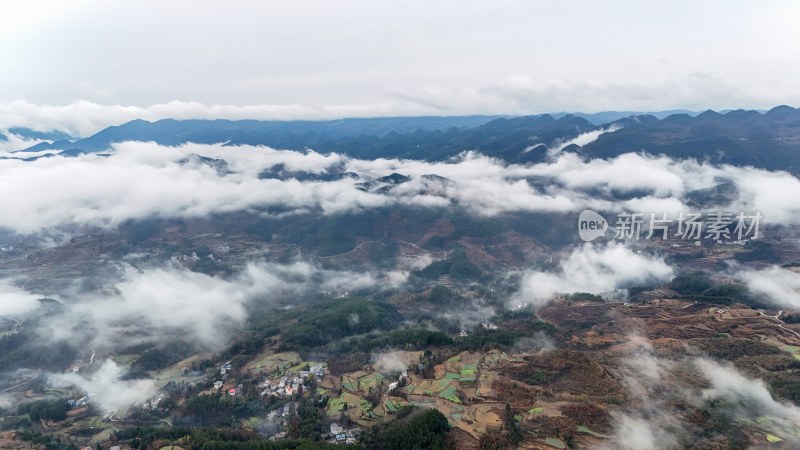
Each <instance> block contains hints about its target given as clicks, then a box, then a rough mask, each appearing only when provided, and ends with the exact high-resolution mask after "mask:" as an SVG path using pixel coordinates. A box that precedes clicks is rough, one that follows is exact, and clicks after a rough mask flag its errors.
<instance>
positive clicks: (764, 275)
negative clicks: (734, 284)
mask: <svg viewBox="0 0 800 450" xmlns="http://www.w3.org/2000/svg"><path fill="white" fill-rule="evenodd" d="M738 276H739V277H740V278H741V279H742V280H744V281H745V282H746V283H747V287H749V288H750V290H751V291H753V292H754V293H756V294H761V295H763V296H764V297H765V298H766V299H767V300H768V301H770V302H771V303H773V304H775V305H777V306H780V307H786V308H800V273H797V272H795V271H794V270H791V269H784V268H781V267H777V266H773V267H770V268H767V269H762V270H749V271H743V272H740V273H739V274H738Z"/></svg>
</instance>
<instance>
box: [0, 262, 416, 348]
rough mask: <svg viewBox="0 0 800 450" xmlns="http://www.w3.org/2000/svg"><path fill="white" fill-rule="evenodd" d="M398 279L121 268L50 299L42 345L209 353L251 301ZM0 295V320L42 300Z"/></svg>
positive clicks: (3, 289)
mask: <svg viewBox="0 0 800 450" xmlns="http://www.w3.org/2000/svg"><path fill="white" fill-rule="evenodd" d="M406 275H407V274H406ZM403 281H404V278H403V277H402V276H399V275H398V274H396V273H393V272H390V273H380V274H378V273H372V272H351V271H345V270H329V269H322V268H320V267H318V266H316V265H314V264H311V263H308V262H295V263H291V264H276V263H265V262H260V263H251V264H249V265H248V266H247V267H246V268H245V269H244V270H243V271H242V272H240V273H238V274H236V275H234V276H232V277H230V278H221V277H216V276H210V275H206V274H203V273H198V272H192V271H189V270H187V269H184V268H179V267H173V266H166V267H156V268H145V269H136V268H133V267H127V268H126V272H125V274H124V275H123V277H122V278H121V279H120V280H118V281H116V282H112V283H108V285H106V286H104V287H102V288H101V289H99V290H93V291H89V292H86V291H83V290H81V289H79V288H75V289H73V290H70V291H68V292H62V293H59V294H58V295H55V297H56V298H57V299H58V300H59V301H61V302H62V303H63V304H64V305H65V307H64V308H63V311H60V312H57V313H55V314H53V315H51V316H49V317H48V318H47V320H46V321H42V323H41V324H40V325H39V326H40V330H39V334H40V335H41V337H42V339H44V340H50V341H61V342H67V343H72V344H76V343H80V342H87V343H88V344H87V345H88V346H90V347H94V348H96V349H98V350H108V349H109V347H111V346H113V345H121V344H120V343H125V342H128V343H131V342H133V343H136V342H139V341H140V340H146V341H151V342H158V340H159V338H160V337H162V336H166V335H178V336H184V337H186V338H187V339H188V340H190V341H191V342H195V343H196V344H197V345H198V346H200V347H203V348H210V349H214V348H218V347H219V346H220V345H223V344H224V343H225V342H226V341H227V340H228V339H229V338H230V334H231V333H232V332H233V331H235V330H236V329H238V327H239V326H241V325H242V324H243V323H244V321H245V320H246V318H247V306H248V304H250V303H251V302H273V301H275V300H276V299H278V298H281V297H282V296H283V297H285V296H286V295H287V294H295V295H296V294H302V293H306V292H309V291H311V292H319V291H339V290H342V289H345V288H346V289H347V290H348V291H355V290H359V289H365V288H376V287H378V288H382V287H392V286H396V285H397V283H402V282H403ZM76 284H77V283H76ZM0 296H1V299H2V304H0V317H4V316H7V317H19V318H22V317H24V314H25V313H28V312H31V311H33V310H34V309H35V308H36V307H37V306H38V302H37V299H38V298H41V296H40V295H37V294H34V293H31V292H27V291H25V290H22V289H19V288H17V287H15V286H14V285H12V284H11V283H10V282H9V281H8V280H3V281H2V282H0ZM87 353H88V351H87Z"/></svg>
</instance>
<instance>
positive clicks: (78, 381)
mask: <svg viewBox="0 0 800 450" xmlns="http://www.w3.org/2000/svg"><path fill="white" fill-rule="evenodd" d="M123 375H125V370H124V369H123V368H122V367H120V366H118V365H117V364H116V363H115V362H114V361H112V360H107V361H105V362H104V363H103V365H102V366H100V369H98V370H97V372H94V373H92V374H91V375H89V376H88V377H84V376H83V375H78V374H59V375H51V376H50V379H51V380H52V381H55V382H56V383H61V384H67V385H72V386H75V387H77V388H78V389H80V390H81V391H83V392H85V393H87V394H89V396H90V399H91V402H92V403H93V404H95V405H97V406H99V407H100V409H102V410H103V411H105V412H107V413H112V412H117V411H118V412H124V411H125V410H126V409H127V408H129V407H131V406H133V405H136V404H139V403H143V402H145V401H147V400H148V399H150V398H151V397H153V396H154V395H155V394H156V393H157V392H158V390H157V388H156V384H155V382H154V381H153V380H125V381H123V380H121V379H120V378H121V377H122V376H123Z"/></svg>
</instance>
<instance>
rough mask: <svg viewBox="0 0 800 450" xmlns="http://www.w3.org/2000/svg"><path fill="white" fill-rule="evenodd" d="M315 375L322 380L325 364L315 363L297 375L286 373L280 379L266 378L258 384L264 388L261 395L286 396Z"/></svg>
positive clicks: (295, 391)
mask: <svg viewBox="0 0 800 450" xmlns="http://www.w3.org/2000/svg"><path fill="white" fill-rule="evenodd" d="M312 375H313V376H314V378H315V379H317V380H321V379H322V378H323V377H324V376H325V366H324V365H322V364H314V365H313V366H311V367H309V369H308V370H301V371H300V372H298V373H297V374H296V375H284V376H282V377H280V378H278V379H273V380H270V379H266V380H264V381H262V382H261V383H259V384H258V386H257V387H258V388H259V389H262V391H261V396H262V397H263V396H265V395H269V396H272V397H278V398H286V397H291V396H292V395H294V394H296V393H297V392H299V391H300V388H301V386H303V385H304V384H305V382H306V380H308V378H309V377H311V376H312Z"/></svg>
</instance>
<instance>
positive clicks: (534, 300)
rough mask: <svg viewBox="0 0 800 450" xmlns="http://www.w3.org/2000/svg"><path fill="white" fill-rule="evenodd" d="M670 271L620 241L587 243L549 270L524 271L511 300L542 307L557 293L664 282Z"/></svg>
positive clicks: (655, 260)
mask: <svg viewBox="0 0 800 450" xmlns="http://www.w3.org/2000/svg"><path fill="white" fill-rule="evenodd" d="M672 274H673V271H672V268H671V267H670V266H669V265H668V264H667V263H665V262H664V261H663V259H661V258H654V257H650V256H647V255H644V254H638V253H636V252H635V251H633V250H631V249H629V248H627V247H626V246H625V245H623V244H621V243H618V242H613V241H612V242H609V243H608V244H607V245H605V246H600V245H594V244H590V243H587V244H584V245H582V246H581V247H579V248H577V249H576V250H574V251H573V252H572V253H571V254H570V255H569V256H567V257H566V258H565V259H564V260H562V261H561V262H560V263H559V266H558V268H557V269H556V270H555V271H553V272H540V271H532V272H528V273H526V274H525V275H524V276H523V279H522V286H521V289H520V292H519V293H518V294H517V295H516V297H515V298H514V300H513V302H514V303H525V304H532V305H535V306H542V305H544V304H546V303H547V302H548V301H550V300H551V299H552V298H553V296H554V295H556V294H558V293H573V292H590V293H594V294H601V293H605V292H609V291H612V290H614V289H618V288H620V287H624V286H626V285H632V284H646V283H650V282H653V281H667V280H669V279H670V278H671V277H672Z"/></svg>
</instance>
